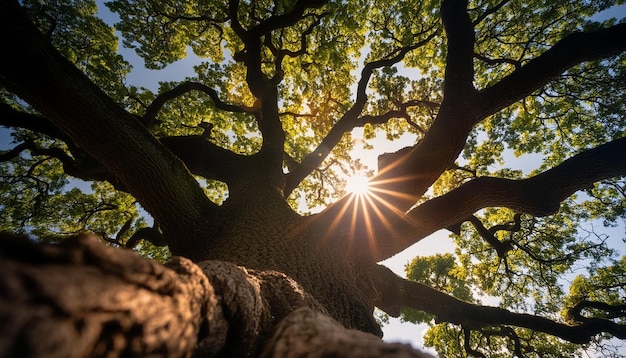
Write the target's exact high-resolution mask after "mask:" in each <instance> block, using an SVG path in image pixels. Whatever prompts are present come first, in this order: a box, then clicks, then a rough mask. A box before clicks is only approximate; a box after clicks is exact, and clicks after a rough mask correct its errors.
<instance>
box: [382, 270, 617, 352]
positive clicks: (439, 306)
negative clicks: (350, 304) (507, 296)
mask: <svg viewBox="0 0 626 358" xmlns="http://www.w3.org/2000/svg"><path fill="white" fill-rule="evenodd" d="M370 272H372V276H373V278H374V280H373V282H374V285H375V287H376V288H377V291H378V292H379V295H380V296H379V302H377V304H376V305H377V306H378V307H379V308H381V309H383V310H384V311H385V312H388V313H389V314H392V315H397V314H399V308H401V307H409V308H413V309H416V310H419V311H424V312H427V313H430V314H433V315H435V316H436V317H437V318H436V322H449V323H453V324H458V325H461V326H463V327H464V328H466V329H479V328H482V327H487V326H493V325H509V326H516V327H523V328H529V329H532V330H535V331H539V332H544V333H548V334H551V335H554V336H557V337H560V338H562V339H565V340H568V341H570V342H573V343H579V344H584V343H588V342H590V341H591V339H592V338H593V337H594V336H596V335H598V334H601V333H609V334H611V335H613V336H615V337H617V338H620V339H624V338H626V326H623V325H619V324H615V323H614V322H611V321H607V320H602V321H599V320H594V321H589V322H586V323H583V324H579V325H575V326H570V325H567V324H563V323H559V322H556V321H552V320H550V319H547V318H544V317H540V316H534V315H530V314H525V313H515V312H510V311H507V310H505V309H502V308H498V307H489V306H479V305H474V304H471V303H467V302H463V301H461V300H459V299H456V298H454V297H452V296H450V295H448V294H446V293H444V292H441V291H438V290H435V289H434V288H432V287H429V286H427V285H423V284H420V283H417V282H413V281H407V280H405V279H403V278H401V277H399V276H396V275H395V274H394V273H393V272H391V271H390V270H389V269H388V268H386V267H384V266H380V265H377V266H376V267H374V268H372V270H371V271H370Z"/></svg>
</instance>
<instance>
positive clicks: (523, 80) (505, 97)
mask: <svg viewBox="0 0 626 358" xmlns="http://www.w3.org/2000/svg"><path fill="white" fill-rule="evenodd" d="M624 51H626V23H622V24H618V25H615V26H611V27H608V28H604V29H600V30H596V31H592V32H586V33H583V32H575V33H573V34H571V35H569V36H567V37H565V38H563V39H562V40H560V41H559V42H557V43H556V44H555V45H554V46H552V47H551V48H550V49H549V50H547V51H546V52H544V53H543V54H541V55H540V56H539V57H537V58H535V59H533V60H531V61H529V62H528V63H526V65H524V66H522V67H520V68H519V69H517V70H516V71H514V72H513V73H511V74H510V75H508V76H506V77H505V78H503V79H502V80H500V81H499V82H498V83H496V84H494V85H493V86H490V87H487V88H485V89H483V90H482V91H481V92H480V101H481V107H482V111H483V113H484V115H483V118H484V117H486V116H488V115H491V114H493V113H496V112H497V111H499V110H501V109H503V108H505V107H507V106H509V105H511V104H512V103H515V102H516V101H518V100H520V99H522V98H524V97H526V96H528V95H530V94H531V93H533V92H534V91H536V90H538V89H539V88H541V87H542V86H543V85H545V84H546V83H548V82H550V81H552V80H553V79H554V78H556V77H557V76H559V75H560V74H561V73H563V72H564V71H565V70H567V69H568V68H570V67H572V66H574V65H576V64H579V63H581V62H585V61H592V60H597V59H600V58H605V57H610V56H615V55H618V54H620V53H622V52H624Z"/></svg>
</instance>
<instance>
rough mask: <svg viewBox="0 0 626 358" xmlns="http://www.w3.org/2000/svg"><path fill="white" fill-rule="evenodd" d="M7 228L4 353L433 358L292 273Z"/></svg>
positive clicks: (2, 252)
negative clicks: (386, 336) (50, 238)
mask: <svg viewBox="0 0 626 358" xmlns="http://www.w3.org/2000/svg"><path fill="white" fill-rule="evenodd" d="M0 236H1V237H0V270H1V271H2V273H3V274H2V276H1V279H0V318H1V319H0V356H3V357H122V356H126V357H128V356H154V357H190V356H196V357H213V356H227V357H232V356H237V357H243V356H258V355H259V354H260V353H261V352H263V356H265V357H271V356H277V357H295V356H303V355H307V356H323V355H327V354H339V355H341V356H344V357H378V356H394V357H426V355H423V354H422V353H420V352H418V351H416V350H414V349H412V348H411V347H410V346H406V345H400V344H387V343H384V342H382V341H381V340H380V338H378V337H376V336H374V335H372V334H369V333H364V332H360V331H357V330H349V329H345V328H344V327H343V326H341V324H339V323H338V322H337V321H335V320H333V319H332V318H330V317H328V316H327V312H326V310H325V309H324V308H323V307H322V306H321V305H320V304H319V303H318V302H317V301H316V300H315V299H314V298H313V297H312V296H310V295H309V294H308V293H306V292H305V291H304V290H303V289H302V287H300V285H299V284H298V283H297V282H295V281H294V280H292V279H291V278H289V277H287V276H286V275H284V274H282V273H280V272H276V271H253V270H246V269H244V268H242V267H238V266H235V265H233V264H230V263H226V262H221V261H204V262H201V263H199V264H198V265H196V264H194V263H193V262H191V261H190V260H187V259H185V258H181V257H175V258H173V259H172V260H171V261H170V262H169V263H168V264H166V265H160V264H158V263H156V262H154V261H151V260H148V259H145V258H142V257H139V256H137V255H135V254H134V253H133V252H132V251H129V250H123V249H116V248H112V247H107V246H104V245H102V244H100V243H99V242H98V239H97V238H96V237H95V236H93V235H91V236H89V235H85V236H79V237H75V238H72V239H69V240H67V241H65V242H64V243H63V244H61V245H38V244H35V243H33V242H32V241H30V240H29V239H27V238H15V237H11V236H7V235H5V234H3V235H0ZM292 312H293V313H292ZM274 332H276V333H274ZM272 335H273V337H272ZM270 337H271V339H270Z"/></svg>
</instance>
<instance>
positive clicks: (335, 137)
mask: <svg viewBox="0 0 626 358" xmlns="http://www.w3.org/2000/svg"><path fill="white" fill-rule="evenodd" d="M435 34H436V33H434V32H433V33H432V34H430V35H429V36H428V37H427V38H426V39H424V40H422V41H420V42H418V43H415V44H413V45H411V46H406V47H403V48H400V49H397V50H396V51H394V52H393V53H392V55H390V57H388V58H385V59H381V60H378V61H373V62H370V63H367V64H366V65H365V66H364V67H363V70H362V71H361V78H360V79H359V82H358V84H357V93H356V99H355V101H354V104H353V105H352V107H350V109H349V110H348V111H346V113H344V115H343V116H342V117H341V118H340V119H339V120H338V121H337V122H336V123H335V125H334V126H333V127H332V128H331V130H330V131H329V132H328V134H327V135H326V137H324V139H323V140H322V142H321V143H320V144H319V145H318V147H317V148H316V149H315V150H314V151H312V152H311V153H309V154H308V155H307V156H306V157H305V158H304V159H303V160H302V162H301V163H300V165H299V166H298V167H296V168H295V169H294V170H293V171H290V172H289V174H288V175H287V177H286V181H287V183H286V187H285V193H287V195H288V194H289V193H291V191H293V190H294V189H295V188H296V187H297V186H298V185H299V184H300V182H301V181H302V180H303V179H304V178H305V177H306V176H307V175H309V174H310V173H311V172H312V171H313V170H315V169H316V168H317V167H319V165H320V164H322V162H323V161H324V160H325V159H326V158H327V157H328V155H329V154H330V152H331V151H332V149H333V148H334V147H335V145H337V143H339V141H340V140H341V137H342V136H343V135H344V134H345V133H347V132H349V131H351V130H352V129H354V128H355V127H359V126H363V125H365V124H367V123H372V124H380V123H385V122H386V121H388V120H389V119H391V118H396V117H404V118H406V117H408V116H407V114H406V112H405V111H404V110H402V111H397V110H396V111H390V112H388V113H386V114H383V115H381V116H371V115H367V116H363V117H359V116H360V114H361V112H362V111H363V108H364V107H365V105H366V104H367V93H366V90H367V84H368V83H369V81H370V78H371V77H372V74H373V73H374V71H375V70H376V69H378V68H382V67H388V66H393V65H394V64H396V63H398V62H400V61H402V59H404V57H405V56H406V55H407V54H408V53H409V52H410V51H412V50H415V49H417V48H419V47H421V46H424V45H425V44H427V43H428V41H430V40H431V39H432V38H433V37H434V36H435ZM420 104H423V102H416V101H410V102H408V103H405V104H403V105H402V107H403V109H405V108H406V107H409V106H415V105H420ZM426 105H432V103H426Z"/></svg>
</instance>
